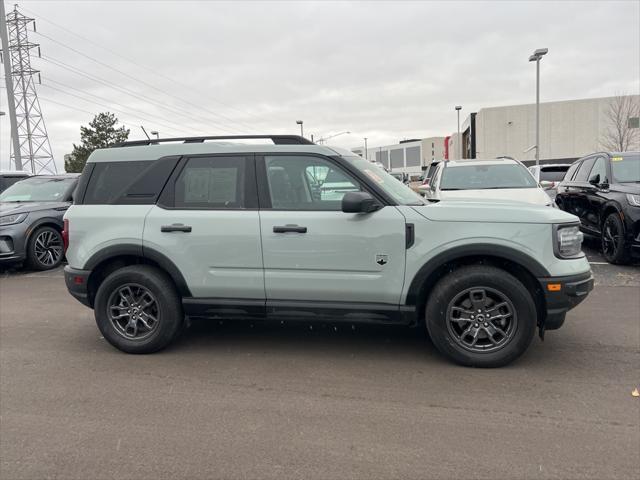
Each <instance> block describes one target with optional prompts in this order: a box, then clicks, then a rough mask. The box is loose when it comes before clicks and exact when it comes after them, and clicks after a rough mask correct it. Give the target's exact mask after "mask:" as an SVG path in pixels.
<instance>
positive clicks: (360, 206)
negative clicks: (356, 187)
mask: <svg viewBox="0 0 640 480" xmlns="http://www.w3.org/2000/svg"><path fill="white" fill-rule="evenodd" d="M381 208H382V205H381V204H380V202H378V201H377V200H376V199H375V198H373V196H371V194H370V193H367V192H347V193H345V194H344V197H342V211H343V212H344V213H371V212H375V211H376V210H380V209H381Z"/></svg>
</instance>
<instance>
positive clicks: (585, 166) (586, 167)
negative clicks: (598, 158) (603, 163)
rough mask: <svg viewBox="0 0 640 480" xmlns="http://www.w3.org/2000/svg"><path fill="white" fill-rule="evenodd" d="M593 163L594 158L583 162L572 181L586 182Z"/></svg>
mask: <svg viewBox="0 0 640 480" xmlns="http://www.w3.org/2000/svg"><path fill="white" fill-rule="evenodd" d="M593 162H595V159H594V158H587V159H586V160H585V161H583V162H582V165H580V170H578V173H576V176H575V178H574V179H573V181H574V182H586V181H587V178H588V176H589V172H590V171H591V167H592V166H593Z"/></svg>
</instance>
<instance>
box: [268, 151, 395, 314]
mask: <svg viewBox="0 0 640 480" xmlns="http://www.w3.org/2000/svg"><path fill="white" fill-rule="evenodd" d="M257 160H258V171H259V172H260V171H261V172H262V174H259V175H258V176H259V188H261V192H260V195H261V196H260V203H261V207H260V226H261V233H262V247H263V257H264V269H265V290H266V297H267V305H269V303H270V302H277V301H281V300H299V301H314V302H367V303H376V304H391V305H398V304H399V301H400V295H401V293H402V286H403V277H404V268H405V220H404V216H403V215H402V214H401V213H400V212H399V211H398V209H397V208H395V207H393V206H385V207H383V208H382V209H380V210H378V211H377V212H373V213H368V214H356V213H344V212H342V210H341V203H342V202H341V201H342V197H343V196H344V194H345V193H346V192H349V191H360V190H363V189H365V187H364V186H363V185H361V184H360V182H359V181H358V180H356V179H354V178H353V177H352V176H350V175H349V174H348V172H346V171H345V170H343V169H342V167H340V165H339V164H338V163H337V162H336V161H335V160H334V159H330V158H327V157H321V156H314V155H273V156H265V157H262V158H261V157H259V158H258V159H257Z"/></svg>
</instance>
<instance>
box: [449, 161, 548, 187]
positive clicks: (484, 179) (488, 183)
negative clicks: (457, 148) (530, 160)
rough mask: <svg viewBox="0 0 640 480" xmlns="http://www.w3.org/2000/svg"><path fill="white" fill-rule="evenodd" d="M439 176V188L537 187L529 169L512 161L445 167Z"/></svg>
mask: <svg viewBox="0 0 640 480" xmlns="http://www.w3.org/2000/svg"><path fill="white" fill-rule="evenodd" d="M441 177H442V178H441V180H440V190H488V189H496V188H535V187H537V183H536V181H535V179H534V178H533V177H532V176H531V173H530V172H529V170H527V169H526V167H524V166H522V165H520V164H514V163H507V164H495V165H464V166H455V167H445V168H443V169H442V175H441Z"/></svg>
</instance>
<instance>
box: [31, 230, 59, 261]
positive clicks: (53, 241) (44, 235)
mask: <svg viewBox="0 0 640 480" xmlns="http://www.w3.org/2000/svg"><path fill="white" fill-rule="evenodd" d="M63 258H64V248H63V243H62V234H61V233H60V232H59V231H58V230H56V229H55V228H53V227H40V228H38V229H37V230H36V231H35V232H33V233H32V234H31V237H30V238H29V243H28V245H27V265H28V266H29V268H32V269H33V270H51V269H52V268H56V267H57V266H59V265H60V264H61V263H62V259H63Z"/></svg>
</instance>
